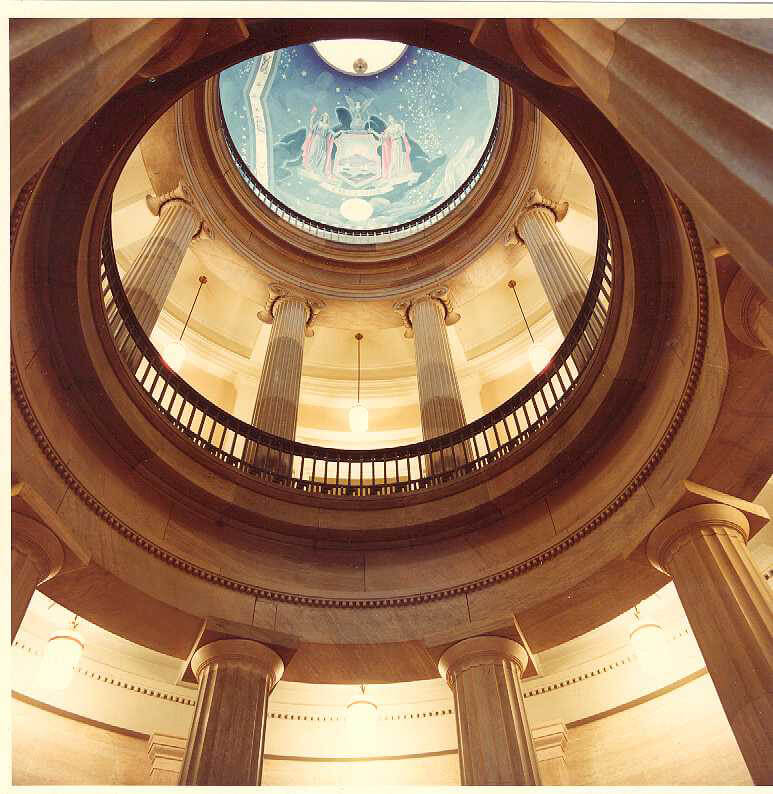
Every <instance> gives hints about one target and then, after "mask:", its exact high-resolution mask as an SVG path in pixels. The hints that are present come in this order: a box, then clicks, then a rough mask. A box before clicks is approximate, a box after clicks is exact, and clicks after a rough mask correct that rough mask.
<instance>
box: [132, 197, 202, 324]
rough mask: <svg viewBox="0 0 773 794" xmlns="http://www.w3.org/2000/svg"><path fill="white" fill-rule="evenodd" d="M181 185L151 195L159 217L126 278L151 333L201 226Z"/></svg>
mask: <svg viewBox="0 0 773 794" xmlns="http://www.w3.org/2000/svg"><path fill="white" fill-rule="evenodd" d="M184 195H185V194H184V191H182V190H180V189H179V188H178V189H176V190H175V191H172V192H171V193H167V194H165V195H164V196H161V197H159V199H153V198H152V197H149V199H148V205H149V206H150V208H151V211H153V209H155V208H156V207H157V211H156V213H155V214H157V215H158V216H159V218H158V222H157V223H156V225H155V227H154V228H153V231H152V232H151V234H150V237H148V239H147V240H146V241H145V244H144V245H143V247H142V250H141V251H140V253H139V254H138V256H137V258H136V259H135V260H134V262H133V263H132V266H131V268H130V269H129V271H128V272H127V274H126V277H125V278H124V283H123V287H124V292H125V293H126V297H127V298H128V299H129V303H130V304H131V307H132V309H133V310H134V314H135V316H136V317H137V320H138V321H139V323H140V325H141V326H142V329H143V331H145V333H146V334H147V335H148V336H150V333H151V331H152V330H153V328H154V327H155V325H156V322H157V320H158V317H159V315H160V314H161V309H162V308H163V306H164V303H166V299H167V298H168V297H169V292H170V290H171V289H172V284H173V283H174V280H175V278H176V277H177V273H178V271H179V270H180V265H181V264H182V261H183V257H184V256H185V253H186V251H187V250H188V246H189V245H190V243H191V240H193V238H194V236H195V235H196V234H197V233H198V232H199V230H200V229H201V217H200V215H199V214H198V212H197V211H196V210H195V208H194V207H193V205H192V204H191V203H190V201H188V200H187V199H186V198H185V197H184Z"/></svg>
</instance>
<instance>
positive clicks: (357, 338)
mask: <svg viewBox="0 0 773 794" xmlns="http://www.w3.org/2000/svg"><path fill="white" fill-rule="evenodd" d="M354 338H355V339H356V340H357V405H359V404H360V350H361V347H360V343H361V342H362V334H361V333H356V334H355V335H354Z"/></svg>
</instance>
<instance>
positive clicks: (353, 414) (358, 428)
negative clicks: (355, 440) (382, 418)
mask: <svg viewBox="0 0 773 794" xmlns="http://www.w3.org/2000/svg"><path fill="white" fill-rule="evenodd" d="M349 428H350V429H351V431H352V433H367V432H368V409H367V408H366V407H365V406H364V405H363V404H362V403H355V404H354V405H353V406H352V407H351V408H350V409H349Z"/></svg>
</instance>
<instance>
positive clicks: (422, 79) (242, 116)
mask: <svg viewBox="0 0 773 794" xmlns="http://www.w3.org/2000/svg"><path fill="white" fill-rule="evenodd" d="M328 44H334V45H335V47H333V48H332V49H331V48H329V47H328V49H325V47H326V46H327V45H328ZM387 45H389V46H387ZM347 47H348V49H347ZM320 53H322V54H324V57H322V55H321V54H320ZM395 58H396V59H397V60H394V59H395ZM220 99H221V105H222V109H223V115H224V118H225V122H226V126H227V129H228V132H229V133H230V136H231V140H232V142H233V145H234V148H235V149H236V151H237V152H238V154H239V156H240V157H241V159H242V160H243V161H244V164H245V165H246V166H247V168H248V169H249V170H250V171H251V172H252V174H253V175H254V177H255V178H256V179H257V181H258V182H259V184H260V186H262V187H263V188H265V189H266V190H267V191H268V192H269V193H270V194H271V195H272V196H274V197H275V198H276V199H278V200H279V201H280V202H281V203H283V204H285V205H286V206H287V207H288V208H290V209H291V210H292V211H293V212H294V213H298V214H299V215H300V216H302V217H303V218H307V219H311V220H312V221H316V222H317V223H321V224H327V225H330V226H333V227H336V228H340V229H345V230H378V229H386V228H391V227H394V226H398V225H399V224H405V223H408V222H411V221H414V220H415V219H417V218H423V217H425V216H426V215H427V214H428V213H431V212H432V211H433V210H435V209H436V208H438V207H440V206H441V205H444V203H445V205H447V203H448V199H449V198H451V197H453V196H454V195H455V194H456V193H457V191H459V190H460V189H462V188H464V186H465V185H466V184H469V182H470V179H471V175H473V174H475V173H476V169H478V170H480V168H481V162H482V161H483V160H485V157H484V155H485V153H486V152H487V151H488V150H489V148H490V147H489V143H490V140H491V138H492V131H493V130H494V126H495V119H496V113H497V105H498V100H499V83H498V81H497V80H496V78H494V77H492V76H491V75H489V74H487V73H486V72H483V71H481V70H479V69H476V68H475V67H473V66H470V65H469V64H467V63H464V62H462V61H458V60H456V59H455V58H451V57H449V56H446V55H442V54H440V53H437V52H433V51H432V50H426V49H423V48H420V47H414V46H406V45H403V44H395V43H392V42H370V43H369V42H362V41H360V40H349V41H348V42H347V41H339V42H331V43H326V42H319V43H318V44H317V45H302V46H298V47H288V48H287V49H284V50H278V51H275V52H269V53H265V54H264V55H261V56H257V57H255V58H251V59H250V60H248V61H244V62H243V63H240V64H237V65H235V66H233V67H231V68H230V69H227V70H226V71H224V72H222V73H221V75H220Z"/></svg>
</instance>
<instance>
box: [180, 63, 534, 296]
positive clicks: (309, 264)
mask: <svg viewBox="0 0 773 794" xmlns="http://www.w3.org/2000/svg"><path fill="white" fill-rule="evenodd" d="M500 103H501V105H500V107H501V123H500V133H499V135H498V136H497V140H496V142H495V147H494V152H493V153H492V155H491V160H490V162H489V163H488V165H487V166H486V168H484V169H483V172H482V174H481V175H480V178H479V179H478V181H477V183H476V184H475V186H474V187H473V189H472V190H471V192H470V195H469V196H468V197H467V198H466V199H465V201H463V202H462V203H461V205H460V206H459V207H457V208H456V209H455V210H454V211H453V212H451V213H449V214H448V216H446V217H445V218H442V219H440V220H439V221H438V222H437V223H435V224H433V225H432V226H430V227H429V228H428V229H425V230H424V231H422V232H418V233H416V234H413V235H411V236H409V237H405V238H402V239H399V240H395V241H391V242H379V243H378V244H377V245H348V244H343V243H337V242H334V241H330V240H323V239H322V238H319V237H315V236H313V235H310V234H307V233H306V232H302V231H301V230H300V229H298V228H297V227H295V226H293V225H292V224H289V223H287V222H286V221H284V220H282V218H280V217H279V216H278V215H277V214H276V213H274V212H273V211H272V210H270V209H269V208H268V207H267V206H266V205H264V204H263V203H262V202H261V201H260V200H258V199H257V198H256V197H255V195H254V193H253V192H252V190H251V189H250V188H249V186H248V185H247V183H246V182H245V181H244V179H243V177H242V176H241V174H240V173H239V171H238V168H237V167H236V164H235V163H234V162H233V159H232V158H231V155H230V152H229V151H228V147H227V144H226V142H225V140H224V139H223V137H222V135H221V134H220V133H221V122H220V121H219V113H218V109H219V96H218V90H217V75H213V76H212V77H210V78H208V79H207V80H206V81H203V82H202V83H200V84H199V85H197V86H195V87H194V88H193V89H192V90H191V91H189V92H186V94H184V95H183V96H182V97H180V99H179V100H178V102H177V103H176V106H175V120H176V125H177V144H178V147H179V154H180V159H181V162H182V168H183V171H184V174H185V178H186V180H187V181H188V183H189V184H190V186H191V189H192V192H193V195H194V197H195V199H196V201H197V202H199V204H200V205H201V206H202V207H203V208H204V209H205V211H206V212H208V213H209V216H210V217H211V219H212V222H211V225H212V228H213V230H214V232H215V234H216V236H217V237H218V238H219V239H221V240H224V241H225V242H226V243H227V244H228V245H229V246H230V247H232V248H233V249H234V250H235V251H236V252H237V253H238V254H239V255H240V256H241V257H243V258H244V259H245V260H247V261H249V262H250V263H252V264H253V265H254V266H255V267H256V268H258V270H259V271H260V272H261V273H262V274H263V275H264V276H265V277H267V278H269V279H272V280H279V281H283V282H285V283H288V284H291V285H293V286H295V287H296V288H299V289H302V290H305V291H307V292H308V293H309V294H310V295H316V296H319V297H323V298H326V299H327V298H330V299H344V300H349V299H356V300H383V299H385V298H395V299H396V298H398V297H403V296H405V295H409V294H411V293H413V292H416V291H418V290H422V289H425V288H430V287H433V286H436V285H438V284H440V283H441V282H443V281H445V280H447V279H449V278H452V277H453V276H455V275H456V274H458V273H459V272H461V271H462V270H463V269H464V268H465V267H466V266H467V265H468V264H470V263H471V262H472V261H474V259H475V258H476V257H478V256H480V255H481V254H482V253H483V251H485V250H486V249H487V248H488V247H490V245H491V244H492V243H493V242H494V240H496V239H498V238H499V237H501V236H503V235H504V232H505V229H506V228H507V226H508V224H509V223H510V222H511V220H512V217H513V215H514V214H515V212H516V210H517V207H518V205H519V204H520V201H521V200H522V197H523V196H524V195H525V193H526V190H527V184H528V182H529V179H530V176H531V173H532V172H533V170H534V167H535V161H536V154H537V147H538V139H539V112H538V110H537V108H536V107H535V106H534V105H532V104H531V103H530V102H528V101H527V100H526V99H525V98H523V97H520V95H519V94H517V93H516V92H515V91H513V90H512V87H511V86H510V85H509V84H508V83H506V82H505V81H502V80H500ZM224 176H225V178H224ZM505 184H508V185H510V184H516V185H517V188H516V189H515V190H514V191H510V192H509V191H505V190H503V189H502V188H503V186H504V185H505ZM449 262H450V264H449ZM406 273H408V274H409V275H410V278H408V277H406ZM355 280H356V283H354V282H355Z"/></svg>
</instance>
